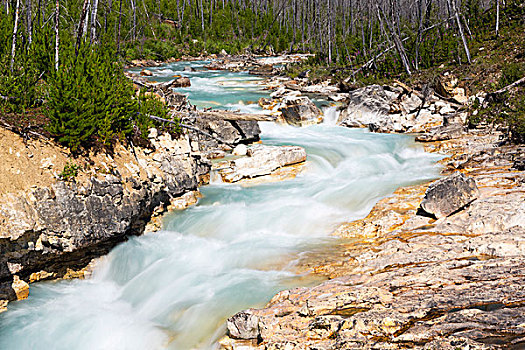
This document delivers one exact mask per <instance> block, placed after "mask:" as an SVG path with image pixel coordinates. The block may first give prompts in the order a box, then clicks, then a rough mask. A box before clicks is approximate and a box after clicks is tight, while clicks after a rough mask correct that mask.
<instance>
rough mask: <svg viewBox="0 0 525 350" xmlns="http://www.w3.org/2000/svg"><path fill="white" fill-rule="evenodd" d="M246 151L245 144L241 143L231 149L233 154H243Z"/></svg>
mask: <svg viewBox="0 0 525 350" xmlns="http://www.w3.org/2000/svg"><path fill="white" fill-rule="evenodd" d="M247 151H248V148H247V147H246V145H243V144H241V145H238V146H237V147H235V148H234V149H233V152H232V154H233V155H234V156H245V155H246V152H247Z"/></svg>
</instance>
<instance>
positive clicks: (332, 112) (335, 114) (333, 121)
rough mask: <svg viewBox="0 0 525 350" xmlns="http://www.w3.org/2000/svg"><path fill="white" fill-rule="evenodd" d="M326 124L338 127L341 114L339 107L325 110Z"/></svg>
mask: <svg viewBox="0 0 525 350" xmlns="http://www.w3.org/2000/svg"><path fill="white" fill-rule="evenodd" d="M323 113H324V123H325V124H327V125H337V120H338V119H339V115H340V114H341V110H340V109H339V106H330V107H326V108H324V109H323Z"/></svg>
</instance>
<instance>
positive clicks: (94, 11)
mask: <svg viewBox="0 0 525 350" xmlns="http://www.w3.org/2000/svg"><path fill="white" fill-rule="evenodd" d="M97 10H98V0H93V9H92V10H91V38H90V43H91V44H93V42H95V41H96V40H97V38H96V35H97Z"/></svg>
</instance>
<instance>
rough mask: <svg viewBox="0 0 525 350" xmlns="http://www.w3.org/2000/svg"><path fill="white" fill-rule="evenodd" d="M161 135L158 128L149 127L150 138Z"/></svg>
mask: <svg viewBox="0 0 525 350" xmlns="http://www.w3.org/2000/svg"><path fill="white" fill-rule="evenodd" d="M158 136H159V132H158V130H157V129H156V128H151V129H149V133H148V138H149V139H156V138H157V137H158Z"/></svg>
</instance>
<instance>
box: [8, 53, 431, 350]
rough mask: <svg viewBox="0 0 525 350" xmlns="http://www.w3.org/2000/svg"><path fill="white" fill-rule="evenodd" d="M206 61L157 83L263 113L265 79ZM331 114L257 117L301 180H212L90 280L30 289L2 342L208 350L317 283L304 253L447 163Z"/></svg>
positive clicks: (168, 71)
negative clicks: (247, 315)
mask: <svg viewBox="0 0 525 350" xmlns="http://www.w3.org/2000/svg"><path fill="white" fill-rule="evenodd" d="M204 64H205V62H183V63H174V64H169V65H166V66H163V67H157V68H151V71H152V72H153V73H154V79H155V80H159V81H162V80H168V79H170V78H171V77H172V76H173V75H174V74H181V75H184V76H189V77H190V79H191V82H192V87H190V88H185V89H179V90H180V91H181V92H183V93H185V94H187V95H188V97H189V99H190V101H191V102H192V103H193V104H195V105H197V106H198V107H200V108H204V107H216V108H219V107H220V108H228V109H240V110H242V111H243V112H248V113H249V112H260V108H259V107H258V105H257V100H258V99H259V98H260V97H267V96H268V95H269V92H268V91H265V90H263V89H262V86H261V85H259V82H260V78H257V77H253V76H250V75H248V74H247V73H230V72H224V71H205V70H203V69H202V67H203V65H204ZM187 66H192V67H194V68H196V69H197V71H196V72H182V71H183V70H184V68H185V67H187ZM324 111H325V115H326V120H327V122H326V123H324V124H321V125H317V126H312V127H307V128H295V127H290V126H280V125H276V124H272V123H261V129H262V132H263V133H262V140H263V143H265V144H269V145H299V146H302V147H304V148H305V149H306V150H307V153H308V160H307V163H306V166H305V168H304V170H303V172H302V173H300V174H299V175H298V176H297V177H296V178H295V179H291V180H286V181H282V182H274V183H267V184H258V185H251V186H241V185H236V184H222V183H212V184H210V185H208V186H205V187H202V188H201V192H202V193H203V198H202V199H201V200H200V201H199V203H198V204H197V205H196V206H193V207H191V208H189V209H186V210H184V211H178V212H172V213H169V214H167V215H166V216H165V218H164V227H163V229H162V231H160V232H158V233H152V234H145V235H143V236H141V237H132V238H130V239H129V240H128V241H127V242H125V243H122V244H120V245H119V246H117V247H116V248H115V249H113V250H112V252H111V253H110V254H109V255H108V256H106V257H104V258H102V259H100V262H98V264H97V266H96V267H95V271H94V273H93V276H92V278H90V279H86V280H70V281H51V282H42V283H35V284H32V285H31V295H30V298H29V299H28V300H24V301H20V302H16V303H11V304H10V305H9V311H8V312H5V313H3V314H1V315H0V349H68V350H71V349H213V348H215V347H216V342H217V340H218V339H219V338H220V337H221V336H222V335H223V334H224V332H225V325H224V324H225V320H226V318H228V317H229V316H231V315H233V314H235V313H236V312H238V311H240V310H243V309H245V308H249V307H262V306H264V305H265V303H267V302H268V301H269V299H270V298H271V297H272V296H273V295H274V294H276V293H277V292H278V291H280V290H283V289H290V288H294V287H297V286H306V285H311V284H313V283H316V282H319V279H318V278H316V277H315V276H309V275H300V274H297V272H296V271H295V268H294V267H295V266H296V265H297V263H298V261H299V260H300V259H301V256H302V255H303V254H304V253H305V252H308V251H312V250H314V249H315V248H316V247H319V246H321V245H326V244H330V242H332V241H334V242H335V241H336V238H334V237H332V236H330V233H331V232H333V230H334V229H335V228H336V227H337V226H338V224H340V223H342V222H346V221H350V220H353V219H357V218H361V217H364V216H366V215H367V214H368V212H369V211H370V209H371V208H372V207H373V205H374V204H375V203H376V202H377V201H378V200H379V199H380V198H382V197H384V196H386V195H388V194H390V193H392V192H393V191H394V190H395V189H396V188H398V187H399V186H405V185H410V184H415V183H419V182H422V181H427V180H429V179H433V178H436V177H437V176H438V175H439V168H438V167H437V166H436V161H437V160H438V159H439V158H440V157H439V156H438V155H435V154H428V153H425V152H424V151H423V149H422V148H421V147H419V146H417V145H416V144H415V143H414V141H413V137H411V136H408V135H385V134H374V133H370V132H368V131H365V130H362V129H347V128H342V127H338V126H335V119H336V117H337V115H336V111H335V108H333V107H325V109H324Z"/></svg>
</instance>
